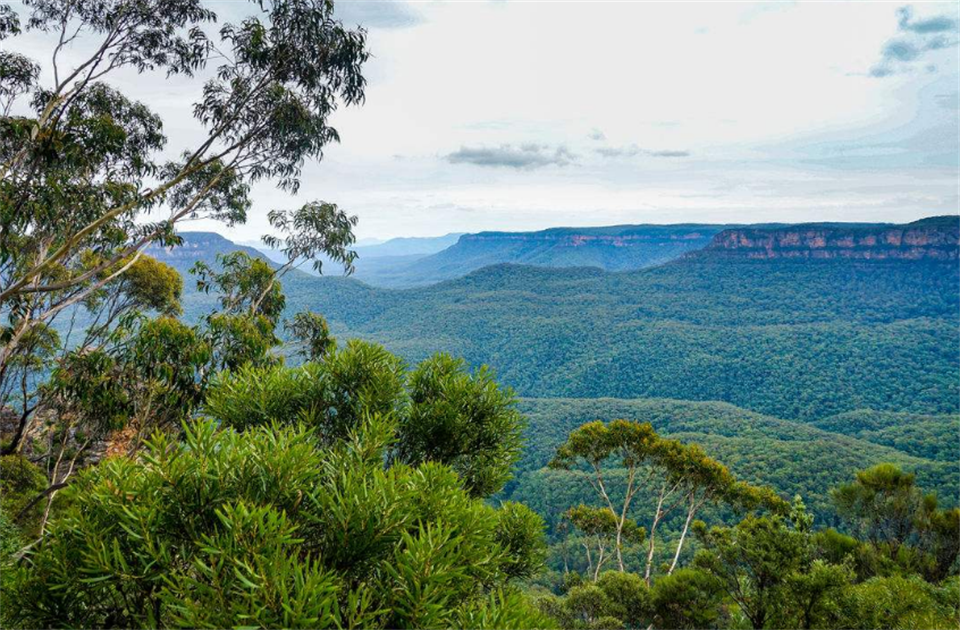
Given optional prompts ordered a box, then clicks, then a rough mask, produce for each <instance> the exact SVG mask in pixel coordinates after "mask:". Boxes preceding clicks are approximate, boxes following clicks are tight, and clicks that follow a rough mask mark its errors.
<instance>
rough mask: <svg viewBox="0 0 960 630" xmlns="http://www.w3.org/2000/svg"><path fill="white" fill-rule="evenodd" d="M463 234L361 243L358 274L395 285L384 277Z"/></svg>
mask: <svg viewBox="0 0 960 630" xmlns="http://www.w3.org/2000/svg"><path fill="white" fill-rule="evenodd" d="M185 234H189V232H188V233H185ZM461 236H463V233H462V232H457V233H451V234H444V235H443V236H427V237H401V238H392V239H390V240H388V241H384V242H382V243H376V244H372V245H358V246H356V247H354V248H353V251H355V252H357V260H356V262H355V263H354V266H355V267H356V271H355V272H354V273H355V277H356V278H358V279H363V280H365V281H367V282H369V283H370V284H374V285H376V286H391V285H390V284H389V281H388V280H387V281H381V280H380V278H381V277H383V278H389V277H390V276H391V273H392V270H393V269H394V268H395V267H398V266H406V265H409V264H410V263H413V262H414V261H417V260H420V259H422V258H424V257H426V256H429V255H430V254H435V253H437V252H439V251H442V250H444V249H446V248H448V247H450V246H451V245H454V244H455V243H456V242H457V239H459V238H460V237H461ZM244 245H245V246H247V247H250V248H254V249H256V250H258V251H260V252H261V253H262V254H263V255H265V256H266V257H267V258H269V259H270V260H273V261H274V262H279V263H284V262H286V257H284V255H283V253H282V252H280V251H277V250H275V249H270V248H269V247H266V246H265V245H263V244H262V243H255V242H247V243H244ZM321 262H322V267H321V273H322V274H323V275H339V274H340V273H342V267H341V266H340V265H339V264H338V263H335V262H333V261H331V260H329V259H325V258H324V259H321ZM300 269H301V270H302V271H304V272H305V273H308V274H310V275H318V274H317V273H316V272H315V271H314V270H313V266H312V265H310V264H305V265H303V266H301V267H300Z"/></svg>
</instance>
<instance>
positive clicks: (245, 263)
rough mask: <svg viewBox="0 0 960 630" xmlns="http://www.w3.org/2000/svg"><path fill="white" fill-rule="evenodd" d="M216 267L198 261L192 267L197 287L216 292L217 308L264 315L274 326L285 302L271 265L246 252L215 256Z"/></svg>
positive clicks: (231, 311)
mask: <svg viewBox="0 0 960 630" xmlns="http://www.w3.org/2000/svg"><path fill="white" fill-rule="evenodd" d="M217 263H218V264H217V268H213V267H210V266H209V265H207V264H205V263H202V262H198V263H197V264H196V265H194V267H193V269H192V270H191V271H192V273H194V274H196V276H197V289H198V290H200V291H203V292H204V293H209V292H210V291H211V290H214V291H216V292H217V294H218V300H219V302H220V312H221V313H224V314H228V315H239V314H249V315H252V316H262V317H265V318H266V319H267V320H268V321H269V322H270V323H271V324H273V325H274V326H275V325H276V324H277V322H278V321H279V319H280V315H281V313H283V309H284V307H285V306H286V298H285V297H284V295H283V290H282V288H281V286H280V283H278V282H277V281H276V277H275V274H274V268H273V266H272V265H271V264H270V263H268V262H267V261H265V260H263V259H261V258H254V257H252V256H249V255H248V254H246V253H245V252H239V251H238V252H231V253H229V254H221V255H219V256H218V257H217Z"/></svg>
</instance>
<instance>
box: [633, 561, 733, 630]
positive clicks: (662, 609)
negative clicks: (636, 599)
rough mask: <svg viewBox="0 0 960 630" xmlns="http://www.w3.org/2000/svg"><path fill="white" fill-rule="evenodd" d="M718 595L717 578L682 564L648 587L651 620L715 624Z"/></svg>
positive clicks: (678, 625) (670, 625) (719, 611)
mask: <svg viewBox="0 0 960 630" xmlns="http://www.w3.org/2000/svg"><path fill="white" fill-rule="evenodd" d="M637 579H639V576H638V578H637ZM722 595H723V589H722V585H721V583H720V581H719V580H718V579H717V578H715V577H714V576H712V575H710V574H709V573H707V572H705V571H701V570H699V569H694V568H690V567H686V568H682V569H679V570H677V571H675V572H674V573H671V574H670V575H664V576H661V577H659V578H658V579H657V580H656V582H654V584H653V588H652V589H651V591H650V608H651V611H652V615H653V619H654V623H655V624H656V627H658V628H677V629H679V628H690V629H691V630H694V629H697V628H714V627H717V626H718V623H719V621H720V620H721V616H722V614H723V609H722V607H721V599H722Z"/></svg>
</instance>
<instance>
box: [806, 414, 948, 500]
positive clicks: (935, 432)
mask: <svg viewBox="0 0 960 630" xmlns="http://www.w3.org/2000/svg"><path fill="white" fill-rule="evenodd" d="M814 425H815V426H817V427H820V428H821V429H824V430H826V431H833V432H835V433H840V434H843V435H849V436H852V437H856V438H860V439H861V440H865V441H867V442H873V443H874V444H882V445H884V446H889V447H891V448H895V449H897V450H899V451H902V452H904V453H909V454H911V455H916V456H917V457H924V458H926V459H933V460H939V461H943V462H953V463H955V462H957V461H960V439H958V435H960V416H957V415H933V416H927V415H919V414H910V413H895V412H882V411H865V410H859V411H852V412H849V413H842V414H839V415H836V416H831V417H829V418H824V419H823V420H818V421H817V422H815V423H814ZM954 488H956V486H954ZM954 494H955V493H954Z"/></svg>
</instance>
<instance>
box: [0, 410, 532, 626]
mask: <svg viewBox="0 0 960 630" xmlns="http://www.w3.org/2000/svg"><path fill="white" fill-rule="evenodd" d="M392 439H393V437H392V429H391V427H390V424H389V423H384V422H383V421H382V420H379V419H374V418H371V419H370V420H369V421H367V422H364V423H363V425H362V426H360V427H358V428H357V431H355V432H354V433H352V434H351V435H350V437H348V439H347V440H345V441H338V442H336V443H333V444H329V445H326V446H325V445H324V444H325V443H324V441H321V440H318V438H317V437H316V436H315V434H314V433H313V432H312V431H310V430H306V429H303V428H281V427H278V426H276V425H274V426H271V427H255V428H250V429H248V430H246V431H244V432H243V433H237V432H235V431H233V430H230V429H218V428H217V427H216V425H215V424H214V423H213V422H200V423H194V424H189V425H187V426H186V428H185V436H184V441H183V442H182V443H177V442H174V441H172V440H171V439H170V438H168V437H165V436H164V435H163V434H157V435H155V436H154V437H153V438H152V439H151V440H150V442H149V443H148V445H147V449H146V451H145V452H144V454H143V456H142V461H140V462H137V461H133V460H130V459H126V458H118V459H111V460H107V461H105V462H104V463H103V464H101V465H100V466H98V467H96V468H93V469H90V470H88V471H85V472H83V473H82V474H81V475H80V477H79V478H78V479H77V481H76V482H75V483H74V484H73V485H72V486H71V488H70V489H69V490H68V492H69V493H70V494H71V497H72V498H73V502H72V503H71V505H70V506H69V507H68V508H67V509H66V511H65V512H64V513H62V514H61V515H60V516H59V517H58V518H57V519H55V520H54V521H53V522H52V523H51V525H50V532H49V534H48V535H47V536H46V537H45V538H44V540H43V541H42V542H41V543H40V544H39V545H38V546H37V547H36V548H35V549H34V550H33V551H32V552H31V553H30V554H29V556H28V557H27V559H26V562H27V564H26V569H27V570H25V571H23V572H22V573H21V574H19V576H18V578H17V580H16V581H15V582H14V583H13V584H12V585H9V586H6V587H5V593H4V601H5V602H8V603H12V604H13V605H12V610H11V618H12V619H14V620H15V621H16V623H17V624H19V625H25V626H47V625H54V626H62V625H70V626H78V627H91V626H97V627H117V626H120V627H140V626H157V625H159V626H167V627H169V626H185V627H198V626H214V627H223V626H228V625H236V624H241V625H262V626H267V627H276V626H283V627H327V626H349V627H388V628H392V627H406V626H435V625H443V626H447V625H453V624H456V623H457V621H458V620H461V621H462V620H466V619H476V620H484V619H485V620H487V621H486V622H485V623H491V624H493V623H496V622H497V620H504V622H508V623H509V626H510V627H531V626H535V625H537V624H538V622H539V621H540V620H541V617H539V615H537V614H535V613H534V612H533V611H532V610H530V609H529V608H528V607H527V606H526V605H525V604H524V603H523V601H522V600H521V599H520V598H518V597H517V596H515V595H511V594H509V592H508V590H509V584H510V579H511V572H510V571H509V570H504V568H510V567H518V566H527V567H529V570H530V571H532V570H535V567H536V558H535V557H523V556H524V555H525V554H528V553H532V554H535V553H536V549H537V548H538V547H539V545H538V544H536V542H535V541H534V540H532V538H533V537H535V535H534V534H533V533H532V532H527V533H525V534H524V535H522V536H520V537H519V539H521V540H523V541H525V542H524V543H523V544H511V545H509V546H503V545H502V544H501V543H500V540H501V539H503V533H504V531H513V532H515V531H516V529H517V528H516V527H515V525H516V523H517V521H521V522H522V523H525V524H526V525H525V526H526V527H529V524H530V523H531V521H532V518H531V517H530V515H523V514H518V513H516V510H517V509H518V508H510V509H511V510H512V511H513V512H514V513H513V514H511V515H508V516H505V517H504V519H500V518H499V516H498V511H497V510H494V509H493V508H491V507H489V506H487V505H486V504H484V503H483V502H482V501H480V500H478V499H473V498H471V497H469V496H468V495H467V494H466V493H465V492H464V491H463V490H462V488H461V487H460V484H459V480H458V479H457V476H456V475H455V474H454V473H453V472H452V471H450V470H449V469H448V468H445V467H442V466H439V465H435V464H425V465H423V466H420V467H416V468H413V467H409V466H405V465H397V466H393V467H390V468H389V469H387V468H384V458H385V451H384V449H385V448H386V447H387V445H388V444H389V443H390V442H391V441H392ZM503 522H506V523H512V524H511V525H508V526H506V528H505V529H504V528H503V527H500V526H498V523H503ZM507 539H508V540H510V541H513V542H514V543H515V542H516V541H517V540H518V537H516V536H513V535H510V536H507ZM505 589H507V590H505ZM27 594H29V596H27Z"/></svg>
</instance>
